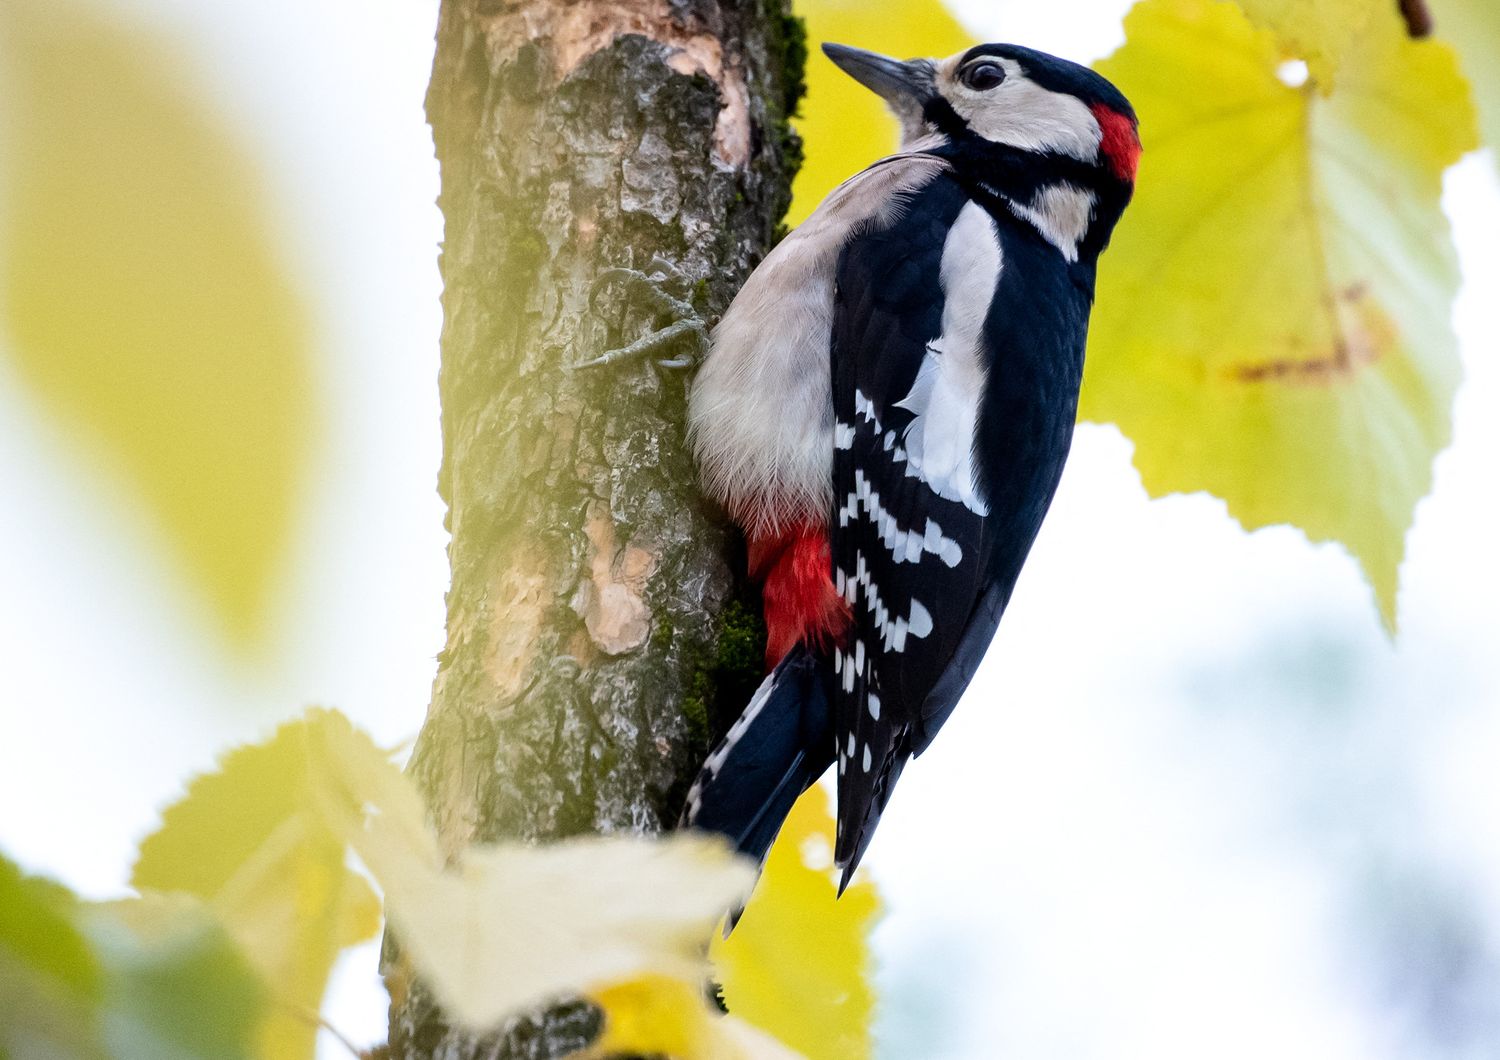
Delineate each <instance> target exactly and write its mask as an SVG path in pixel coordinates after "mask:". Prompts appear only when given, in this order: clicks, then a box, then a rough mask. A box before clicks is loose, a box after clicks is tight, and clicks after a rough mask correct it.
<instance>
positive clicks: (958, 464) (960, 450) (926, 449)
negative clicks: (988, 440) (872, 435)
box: [897, 202, 1001, 515]
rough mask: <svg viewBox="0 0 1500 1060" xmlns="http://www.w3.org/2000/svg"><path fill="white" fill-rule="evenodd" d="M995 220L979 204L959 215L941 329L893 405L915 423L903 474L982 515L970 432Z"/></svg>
mask: <svg viewBox="0 0 1500 1060" xmlns="http://www.w3.org/2000/svg"><path fill="white" fill-rule="evenodd" d="M1000 265H1001V262H1000V242H999V240H998V239H996V237H995V226H994V222H993V221H991V220H990V216H989V214H987V213H985V212H984V208H983V207H981V206H979V205H978V204H977V203H973V202H971V203H968V204H966V205H965V206H964V208H963V209H962V210H960V211H959V214H958V219H957V220H956V221H954V223H953V227H952V229H950V230H949V232H948V240H947V242H946V243H945V244H944V245H943V262H942V268H941V270H940V273H939V275H940V279H941V281H942V285H943V330H942V333H941V334H940V335H939V336H938V337H937V338H935V339H933V340H932V342H930V343H928V345H927V354H926V356H925V357H923V359H922V367H921V368H920V369H918V371H917V379H916V382H915V383H913V384H912V388H911V393H909V394H907V395H906V397H904V398H902V399H901V400H900V401H899V402H897V404H898V405H899V406H900V407H901V408H904V409H907V410H909V411H910V412H911V413H912V415H913V419H912V422H911V423H910V425H908V426H907V428H906V435H905V438H904V439H903V441H904V443H905V447H906V458H907V464H906V473H907V474H908V475H915V476H916V477H918V478H920V479H921V480H922V481H923V482H925V483H927V485H928V486H929V487H930V488H931V489H932V491H933V492H934V493H936V494H937V495H938V496H939V497H942V498H944V499H945V500H950V501H958V502H960V503H962V504H963V505H964V506H965V507H967V508H968V509H969V510H970V511H973V512H976V513H977V514H979V515H988V514H989V506H988V505H987V504H986V503H985V501H984V499H983V498H982V497H981V496H980V493H979V486H978V482H977V470H978V469H977V462H976V460H975V458H974V429H975V426H976V425H977V423H978V421H979V401H980V398H981V397H982V396H983V394H984V380H985V367H984V359H983V352H982V349H983V346H982V344H983V342H984V322H985V318H986V316H987V315H988V314H989V308H990V302H991V301H992V299H993V298H994V294H995V285H996V283H997V282H998V281H999V279H1000Z"/></svg>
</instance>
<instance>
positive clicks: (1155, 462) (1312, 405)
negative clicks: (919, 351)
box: [1082, 0, 1475, 629]
mask: <svg viewBox="0 0 1500 1060" xmlns="http://www.w3.org/2000/svg"><path fill="white" fill-rule="evenodd" d="M1125 28H1126V44H1125V45H1124V47H1123V48H1121V50H1120V51H1119V52H1117V53H1116V54H1115V55H1114V56H1113V57H1111V58H1110V59H1107V60H1105V61H1104V62H1103V63H1101V64H1100V70H1101V72H1103V73H1104V74H1105V75H1106V76H1108V77H1110V78H1111V79H1112V80H1114V81H1115V82H1116V83H1117V84H1118V85H1120V87H1121V88H1122V89H1123V90H1124V91H1125V93H1126V95H1128V96H1129V97H1131V99H1132V101H1133V102H1134V103H1135V105H1136V108H1137V110H1138V111H1139V113H1140V115H1141V132H1142V138H1143V140H1144V145H1145V153H1144V156H1143V159H1142V165H1141V172H1140V177H1139V184H1138V192H1137V195H1136V201H1135V203H1134V204H1133V205H1132V206H1131V208H1130V209H1129V211H1127V213H1126V216H1125V220H1124V222H1123V223H1122V225H1121V227H1120V231H1119V233H1118V235H1117V237H1116V240H1115V243H1114V245H1113V246H1112V247H1111V248H1110V249H1109V250H1108V251H1107V252H1106V253H1105V255H1104V258H1103V260H1102V262H1101V266H1100V280H1099V300H1098V306H1097V308H1096V310H1095V315H1094V325H1093V332H1092V338H1091V343H1090V350H1089V363H1088V368H1087V371H1086V375H1085V380H1084V395H1083V408H1082V414H1083V415H1084V416H1085V417H1086V418H1088V419H1092V420H1101V421H1113V422H1115V423H1118V424H1119V426H1120V428H1121V429H1122V430H1123V431H1124V432H1125V433H1126V435H1128V436H1129V437H1130V438H1131V439H1132V440H1133V441H1134V442H1135V445H1136V453H1135V463H1136V467H1137V468H1138V469H1139V470H1140V472H1141V477H1142V480H1143V481H1144V482H1145V485H1146V488H1147V490H1149V491H1150V492H1151V493H1152V494H1153V495H1155V496H1161V495H1163V494H1167V493H1173V492H1188V491H1194V490H1207V491H1209V492H1211V493H1213V494H1215V495H1216V496H1219V497H1222V498H1223V499H1224V500H1225V501H1226V502H1227V504H1228V507H1229V511H1230V513H1231V514H1232V515H1234V516H1235V517H1236V518H1237V519H1238V520H1239V521H1240V522H1241V523H1242V524H1244V525H1245V526H1246V527H1247V528H1250V529H1254V528H1256V527H1261V526H1268V525H1272V524H1277V523H1291V524H1293V525H1295V526H1298V527H1300V528H1301V529H1302V530H1303V531H1305V532H1306V533H1307V535H1308V536H1309V537H1310V538H1312V539H1313V540H1315V541H1327V540H1334V541H1339V542H1342V543H1343V544H1344V545H1345V546H1346V547H1347V548H1348V549H1349V550H1350V552H1352V553H1353V554H1354V556H1355V557H1356V558H1357V559H1358V560H1359V562H1360V564H1361V565H1362V567H1363V568H1364V570H1365V572H1366V574H1367V575H1368V577H1369V579H1370V581H1371V583H1372V584H1373V586H1374V589H1375V595H1376V599H1377V601H1378V603H1379V606H1380V610H1381V613H1382V615H1383V616H1384V618H1385V620H1386V622H1387V625H1388V626H1389V627H1390V628H1392V629H1394V625H1395V609H1396V589H1397V572H1398V568H1399V566H1400V562H1401V558H1402V554H1403V549H1404V543H1405V535H1406V531H1407V529H1408V528H1409V527H1410V525H1411V521H1412V515H1413V510H1414V509H1415V506H1416V503H1417V501H1418V500H1419V499H1420V498H1421V497H1423V496H1424V495H1425V494H1426V493H1427V491H1428V489H1429V488H1430V486H1431V482H1432V461H1433V458H1434V457H1435V456H1436V455H1437V453H1438V452H1439V451H1440V450H1441V449H1442V448H1443V447H1444V446H1445V445H1446V444H1447V442H1448V438H1449V432H1450V410H1451V404H1452V399H1453V393H1454V390H1455V388H1456V386H1457V384H1458V380H1459V364H1458V359H1457V355H1456V351H1455V343H1454V337H1453V333H1452V329H1451V326H1450V324H1449V307H1450V303H1451V300H1452V297H1453V294H1454V291H1455V290H1456V288H1457V286H1458V269H1457V264H1456V261H1455V257H1454V253H1453V249H1452V246H1451V242H1450V239H1449V233H1448V226H1447V222H1446V220H1445V219H1444V217H1443V214H1442V211H1441V209H1440V208H1439V203H1438V198H1439V193H1440V191H1441V180H1442V174H1443V171H1444V170H1445V169H1446V168H1447V166H1448V165H1449V164H1451V163H1452V162H1454V161H1456V160H1457V159H1458V158H1459V157H1460V156H1461V155H1462V154H1463V153H1464V152H1465V151H1467V150H1469V149H1470V148H1472V147H1473V146H1474V143H1475V136H1474V118H1473V111H1472V108H1471V106H1470V103H1469V97H1468V91H1467V88H1466V86H1465V84H1464V82H1463V80H1462V78H1460V77H1459V75H1458V73H1457V69H1456V64H1455V61H1454V57H1453V55H1452V53H1451V52H1450V51H1449V50H1448V49H1447V48H1446V47H1444V46H1443V45H1441V44H1437V43H1434V42H1415V41H1411V40H1409V39H1408V38H1407V37H1406V35H1405V33H1404V31H1403V29H1402V27H1401V24H1400V21H1399V19H1398V18H1397V16H1396V12H1395V7H1394V5H1391V6H1390V9H1389V10H1386V8H1385V7H1384V6H1382V7H1381V8H1380V9H1379V11H1378V12H1377V13H1376V14H1374V15H1372V16H1371V18H1370V21H1369V24H1368V25H1367V26H1366V28H1365V30H1364V31H1363V32H1362V33H1361V35H1360V36H1359V38H1358V40H1357V41H1356V43H1355V44H1354V45H1352V46H1351V47H1349V48H1348V49H1346V50H1345V51H1344V52H1343V54H1342V56H1341V58H1340V61H1339V66H1338V73H1337V81H1336V83H1335V85H1334V87H1333V89H1332V91H1331V92H1328V93H1327V94H1326V95H1325V94H1323V93H1322V92H1321V91H1319V89H1318V88H1317V86H1316V85H1315V84H1313V83H1309V84H1307V85H1304V86H1302V87H1300V88H1297V87H1291V86H1289V85H1287V84H1284V83H1282V81H1281V80H1280V79H1279V78H1278V76H1277V70H1278V67H1279V65H1280V64H1281V62H1282V61H1283V59H1284V57H1285V56H1286V55H1287V54H1288V45H1287V42H1286V41H1284V40H1279V39H1278V38H1277V37H1276V36H1275V35H1274V34H1273V33H1271V32H1269V31H1266V30H1259V29H1257V28H1256V27H1255V26H1253V25H1252V24H1251V22H1250V21H1249V20H1248V19H1247V18H1246V17H1245V15H1244V13H1243V12H1242V11H1241V10H1240V8H1239V7H1237V6H1235V5H1234V4H1232V3H1219V2H1215V0H1146V2H1144V3H1141V4H1138V5H1137V6H1136V7H1135V9H1134V10H1133V11H1132V12H1131V13H1130V15H1129V17H1128V18H1127V19H1126V23H1125ZM1185 85H1190V86H1192V88H1191V91H1185V90H1184V88H1183V86H1185Z"/></svg>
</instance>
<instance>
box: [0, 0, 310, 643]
mask: <svg viewBox="0 0 1500 1060" xmlns="http://www.w3.org/2000/svg"><path fill="white" fill-rule="evenodd" d="M0 47H3V48H4V63H3V65H4V70H5V100H4V102H5V114H4V117H5V119H6V128H5V132H6V135H5V138H4V140H3V141H0V258H3V260H0V327H4V328H5V330H6V331H7V333H8V334H7V335H6V339H7V340H8V341H6V343H5V345H6V346H8V347H9V348H10V349H11V351H12V352H13V353H14V355H15V357H16V358H17V362H18V368H19V374H20V377H21V378H22V379H23V380H24V381H25V382H27V383H28V384H30V386H31V387H33V388H34V389H35V392H36V394H37V395H38V397H40V398H41V399H42V401H43V402H44V404H45V405H46V406H48V407H50V409H51V410H53V412H54V413H55V414H56V415H57V416H59V417H60V418H61V420H62V422H63V423H64V424H65V425H66V426H67V429H68V430H69V431H70V432H71V434H72V435H73V436H75V437H76V438H77V439H78V441H79V443H80V445H81V447H82V450H83V452H85V453H86V454H87V456H88V458H89V459H90V460H91V461H93V462H94V463H96V464H99V465H100V466H102V467H106V468H108V469H109V470H110V471H111V472H112V473H114V474H117V475H119V476H121V477H122V478H123V479H124V480H125V481H126V482H128V483H129V484H130V486H131V487H132V488H133V489H134V491H136V493H137V494H138V496H139V497H140V498H141V499H142V500H143V501H144V502H145V503H146V505H147V506H148V507H149V510H150V511H151V513H152V514H153V516H154V517H155V519H156V521H157V522H158V523H159V524H160V525H161V526H162V527H163V529H164V531H165V533H166V536H167V538H168V540H170V542H171V543H172V546H173V548H174V549H175V551H176V553H177V554H178V555H179V556H180V558H181V561H182V563H183V565H184V567H185V568H186V569H187V571H188V572H189V573H190V574H191V575H192V577H193V579H194V582H195V584H197V585H198V586H200V587H201V589H202V591H203V592H204V593H205V594H206V596H207V598H208V599H209V601H210V602H211V603H212V604H213V605H214V608H215V611H216V613H217V614H218V615H220V616H221V619H222V623H223V626H224V628H225V629H226V630H227V632H228V633H229V634H230V635H231V636H232V637H233V638H234V641H233V642H234V643H235V644H237V645H239V646H242V647H249V646H250V645H252V644H253V643H254V642H255V640H256V638H257V635H258V634H260V633H263V632H264V618H265V611H266V606H267V604H268V602H269V592H270V589H271V587H272V581H273V577H274V575H275V574H276V572H277V570H278V567H279V565H280V563H281V561H282V558H283V554H284V553H285V551H286V548H287V545H288V542H289V538H290V532H291V529H292V521H293V515H294V507H295V502H296V499H297V495H298V492H299V490H300V488H301V485H302V483H301V479H302V474H303V472H304V471H305V470H306V465H307V460H308V456H309V445H310V439H311V436H312V433H313V419H314V414H315V407H314V401H313V397H312V388H313V378H312V366H311V363H310V353H309V341H310V336H309V322H308V319H307V314H306V312H305V309H304V307H303V305H302V304H301V302H300V301H299V299H298V298H297V297H296V296H295V294H294V291H293V285H292V282H291V279H290V277H289V276H288V274H287V272H286V270H285V268H284V266H283V263H282V262H281V261H279V260H277V252H276V251H275V250H274V249H273V246H272V237H271V228H272V225H271V222H270V218H269V217H268V215H267V214H266V212H265V210H264V206H263V202H262V200H263V198H264V192H263V189H262V187H261V185H260V181H259V179H258V177H257V174H256V167H255V165H254V164H253V162H252V160H251V159H249V158H247V157H246V156H245V153H244V152H243V151H242V150H241V149H240V147H239V145H238V144H236V143H234V142H233V141H232V139H231V138H230V136H229V135H228V132H227V130H226V129H225V128H224V127H223V125H224V119H223V117H222V116H220V115H217V114H214V113H212V112H211V111H210V110H208V109H207V108H206V107H205V106H204V105H203V103H202V102H201V100H202V96H203V93H202V91H201V89H200V87H199V85H198V82H197V80H196V79H195V77H194V75H193V73H192V72H191V71H189V70H187V69H186V68H185V66H184V64H183V63H182V62H179V61H178V56H176V55H174V54H172V52H171V51H170V50H169V49H168V48H167V45H166V42H165V41H163V40H159V39H154V38H152V37H149V36H147V35H145V34H144V33H142V32H139V31H136V30H133V29H130V28H128V27H127V26H125V25H124V24H122V23H121V21H120V19H119V16H118V14H117V13H114V12H111V13H108V14H106V13H104V12H103V11H102V10H96V9H95V8H94V7H92V6H85V5H80V4H78V3H77V2H76V0H5V2H4V3H3V4H0Z"/></svg>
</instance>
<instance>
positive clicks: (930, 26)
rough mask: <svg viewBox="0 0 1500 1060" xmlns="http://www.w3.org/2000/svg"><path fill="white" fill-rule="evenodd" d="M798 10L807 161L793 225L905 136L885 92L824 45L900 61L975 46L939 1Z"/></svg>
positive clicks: (855, 1)
mask: <svg viewBox="0 0 1500 1060" xmlns="http://www.w3.org/2000/svg"><path fill="white" fill-rule="evenodd" d="M796 11H797V14H799V15H801V16H802V17H803V18H804V19H806V21H807V42H808V56H807V98H806V100H805V101H804V102H803V104H802V111H801V113H802V117H800V118H798V119H797V121H796V126H797V131H798V132H799V133H800V134H801V135H802V140H803V144H804V161H803V164H802V169H801V171H800V172H799V173H798V174H797V179H796V181H795V182H793V184H792V207H791V210H790V211H788V213H787V218H786V221H787V224H793V225H795V224H799V223H800V222H802V221H804V220H806V218H807V215H808V214H810V213H812V212H813V209H814V207H816V206H817V205H818V203H820V202H822V201H823V197H824V196H825V195H827V194H828V193H829V192H830V191H832V190H833V189H834V188H836V187H837V186H838V185H840V184H842V183H843V182H844V181H845V180H848V179H849V178H850V177H851V176H853V175H854V174H855V173H857V172H859V171H860V170H861V169H863V168H864V167H865V166H867V165H869V164H870V163H871V162H873V161H875V160H876V159H877V158H880V157H881V156H882V155H887V154H890V152H891V151H892V150H894V149H895V147H896V143H897V141H898V139H899V137H898V135H897V128H896V120H895V119H894V118H893V117H891V115H890V112H889V111H888V110H887V109H886V106H885V104H884V103H882V102H881V101H880V97H879V96H877V95H875V93H873V92H871V91H870V90H869V89H868V88H865V87H863V86H862V85H860V84H859V83H858V82H856V81H855V80H854V79H853V78H851V77H850V76H849V75H848V74H846V73H844V72H843V71H842V70H840V69H839V68H838V67H836V66H834V65H833V63H831V62H829V60H828V57H827V56H825V55H824V54H823V52H822V50H821V49H820V47H819V46H820V45H822V44H825V43H827V42H829V41H832V42H833V43H835V44H850V45H854V46H855V47H859V48H868V49H869V50H871V51H877V52H880V53H881V54H884V55H894V56H897V57H899V58H916V57H918V56H925V57H934V58H940V57H944V56H948V55H952V54H953V53H954V52H957V51H961V50H963V49H964V48H967V47H968V46H969V45H971V44H973V43H974V41H973V40H972V39H970V37H969V36H968V34H967V33H965V32H964V30H963V28H962V27H960V26H959V24H958V23H957V22H956V21H954V19H953V16H952V15H950V14H948V11H947V9H946V8H945V7H944V6H943V5H942V4H941V3H939V2H938V0H804V2H799V3H798V4H797V5H796Z"/></svg>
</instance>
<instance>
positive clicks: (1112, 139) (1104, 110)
mask: <svg viewBox="0 0 1500 1060" xmlns="http://www.w3.org/2000/svg"><path fill="white" fill-rule="evenodd" d="M1092 110H1093V112H1094V118H1095V120H1096V121H1098V122H1099V131H1100V132H1102V133H1103V134H1104V135H1103V137H1102V138H1101V139H1100V140H1099V150H1100V151H1101V152H1103V154H1104V157H1105V158H1107V159H1109V168H1110V169H1112V170H1114V174H1115V176H1117V177H1119V178H1120V179H1121V180H1123V181H1125V182H1126V183H1129V184H1134V183H1135V171H1136V168H1137V167H1138V166H1139V165H1140V163H1141V137H1140V133H1139V132H1138V131H1137V130H1136V127H1135V122H1134V121H1133V120H1132V119H1131V118H1129V117H1128V116H1126V115H1124V114H1121V113H1120V112H1119V111H1117V110H1114V109H1112V108H1110V107H1106V106H1105V105H1104V104H1103V103H1095V104H1094V106H1093V107H1092Z"/></svg>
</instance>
